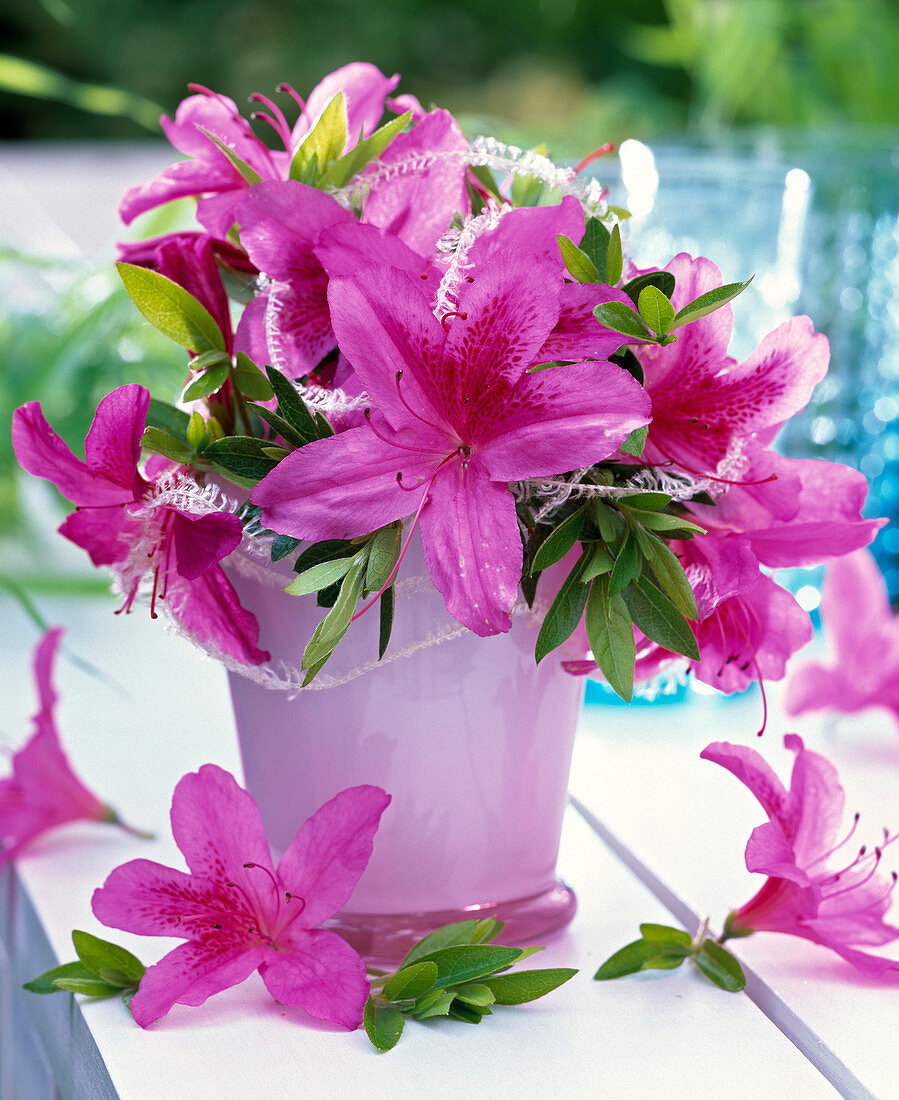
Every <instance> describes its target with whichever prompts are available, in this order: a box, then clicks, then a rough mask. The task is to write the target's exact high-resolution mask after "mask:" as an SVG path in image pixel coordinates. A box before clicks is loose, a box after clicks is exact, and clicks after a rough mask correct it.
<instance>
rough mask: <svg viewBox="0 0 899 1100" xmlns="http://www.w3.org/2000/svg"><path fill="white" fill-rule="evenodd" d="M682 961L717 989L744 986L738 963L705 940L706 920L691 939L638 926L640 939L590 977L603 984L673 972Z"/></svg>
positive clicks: (732, 989)
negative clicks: (648, 972) (649, 973)
mask: <svg viewBox="0 0 899 1100" xmlns="http://www.w3.org/2000/svg"><path fill="white" fill-rule="evenodd" d="M742 934H744V935H745V933H742ZM722 938H728V937H726V936H725V937H722ZM686 959H690V960H691V961H692V962H693V963H694V964H695V966H696V968H697V969H698V970H699V972H700V973H701V974H702V975H703V976H704V977H706V978H708V980H709V981H710V982H712V984H713V985H717V986H718V987H719V989H724V990H727V992H728V993H739V991H740V990H741V989H745V987H746V975H745V974H744V973H743V968H742V967H741V966H740V964H739V962H737V960H736V959H735V958H734V956H733V955H732V954H731V953H730V952H729V951H728V950H726V948H724V947H722V946H721V943H720V942H718V941H716V940H713V939H709V936H708V921H703V923H702V925H701V927H700V929H699V931H698V932H697V933H696V935H695V936H691V935H690V933H689V932H685V931H684V930H683V929H681V928H671V927H669V926H668V925H666V924H641V925H640V939H638V940H634V942H633V943H629V944H627V945H626V946H625V947H622V948H621V950H620V951H616V952H615V954H614V955H611V956H610V957H609V958H608V959H606V961H605V962H604V963H603V964H602V966H601V967H600V968H599V970H597V971H596V973H595V974H594V975H593V978H594V980H595V981H599V982H605V981H611V980H613V979H614V978H623V977H625V976H626V975H627V974H636V973H638V972H639V971H641V970H676V969H677V968H678V967H679V966H681V965H682V964H683V962H684V961H685V960H686Z"/></svg>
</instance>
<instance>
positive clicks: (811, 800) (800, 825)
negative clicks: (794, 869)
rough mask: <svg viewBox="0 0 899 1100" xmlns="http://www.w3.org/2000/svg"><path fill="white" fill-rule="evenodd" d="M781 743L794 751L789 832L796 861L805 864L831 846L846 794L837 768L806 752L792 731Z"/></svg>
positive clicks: (838, 827) (825, 759)
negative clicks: (792, 805) (792, 804)
mask: <svg viewBox="0 0 899 1100" xmlns="http://www.w3.org/2000/svg"><path fill="white" fill-rule="evenodd" d="M784 745H785V746H786V747H787V748H788V749H789V750H790V751H791V752H794V753H796V759H795V761H794V763H793V775H792V778H791V780H790V797H791V799H792V800H793V803H794V809H793V814H792V820H791V823H790V834H789V835H790V840H791V841H792V844H793V851H794V852H795V853H796V862H797V863H798V864H799V865H800V866H802V867H807V866H809V865H810V864H812V863H813V862H814V861H815V860H817V859H818V857H819V856H823V855H825V854H826V853H827V852H828V851H830V849H831V848H832V847H833V846H834V843H835V842H836V840H837V838H838V834H839V832H840V828H841V825H842V821H843V809H844V806H845V802H846V797H845V794H844V791H843V788H842V787H841V786H840V777H839V775H838V774H837V770H836V768H835V767H834V766H833V764H831V762H830V761H829V760H828V759H827V758H826V757H824V756H821V754H820V753H817V752H810V751H809V750H808V749H806V748H805V746H804V745H803V743H802V738H801V737H799V736H797V735H796V734H794V733H790V734H787V735H786V737H785V738H784Z"/></svg>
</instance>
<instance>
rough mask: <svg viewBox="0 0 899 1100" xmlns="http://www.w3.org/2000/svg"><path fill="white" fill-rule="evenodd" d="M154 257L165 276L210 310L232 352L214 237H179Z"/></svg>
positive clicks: (226, 306) (224, 296) (228, 321)
mask: <svg viewBox="0 0 899 1100" xmlns="http://www.w3.org/2000/svg"><path fill="white" fill-rule="evenodd" d="M235 251H236V250H235ZM155 259H156V266H157V269H158V270H159V272H160V273H161V274H162V275H165V277H166V278H167V279H171V280H172V281H173V282H175V283H177V284H178V285H179V286H181V287H184V289H185V290H186V291H187V292H188V294H190V295H192V296H193V297H194V298H196V299H197V301H198V302H199V303H200V304H201V305H202V306H205V308H206V309H207V310H208V311H209V313H210V315H211V316H212V318H213V319H214V320H215V323H216V324H217V325H218V327H219V330H220V331H221V333H222V335H223V336H224V338H225V350H226V351H227V352H228V353H229V354H230V353H231V350H232V344H233V340H232V325H231V310H230V306H229V304H228V295H227V294H226V293H225V287H224V284H223V283H222V276H221V273H220V271H219V267H218V264H217V263H216V253H215V246H214V243H213V239H212V238H211V237H208V236H205V235H199V236H196V237H193V238H190V237H188V238H186V239H185V238H183V237H181V238H178V237H176V238H175V239H173V240H169V241H165V242H163V243H162V244H161V245H160V246H159V248H158V249H157V250H156V256H155ZM192 350H193V351H197V350H198V349H197V348H193V349H192ZM199 350H202V349H199Z"/></svg>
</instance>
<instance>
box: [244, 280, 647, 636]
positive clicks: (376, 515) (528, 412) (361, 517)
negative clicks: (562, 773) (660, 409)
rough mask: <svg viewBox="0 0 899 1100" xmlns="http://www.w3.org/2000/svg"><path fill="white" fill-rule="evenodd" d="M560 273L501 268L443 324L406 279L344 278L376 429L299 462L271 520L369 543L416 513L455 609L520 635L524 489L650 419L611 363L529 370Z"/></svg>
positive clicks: (337, 283)
mask: <svg viewBox="0 0 899 1100" xmlns="http://www.w3.org/2000/svg"><path fill="white" fill-rule="evenodd" d="M554 286H555V280H554V268H553V267H552V266H551V265H548V264H547V263H545V262H544V263H538V262H534V263H532V264H530V265H516V266H515V267H507V266H506V265H505V264H501V263H499V262H490V263H485V264H484V265H482V266H481V267H479V268H478V269H477V274H476V275H475V276H474V277H473V281H472V282H470V283H466V284H465V287H466V288H465V289H464V290H463V291H462V292H461V293H460V298H459V303H458V311H457V312H455V315H452V314H446V315H444V317H443V319H442V322H441V321H438V320H437V318H436V317H435V316H434V314H433V313H432V312H431V308H430V303H429V300H428V298H427V296H426V294H425V293H424V292H423V290H422V289H421V280H413V279H411V278H410V277H409V276H408V275H406V274H405V273H403V272H401V271H397V270H395V269H392V268H388V267H384V266H380V267H379V266H370V267H367V268H365V269H363V270H361V271H360V272H359V273H358V275H357V276H356V277H355V278H336V279H333V280H332V281H331V284H330V288H329V295H328V296H329V302H330V308H331V319H332V323H333V326H334V330H335V332H336V334H337V338H338V341H339V344H340V347H341V349H342V350H343V352H344V353H345V355H346V356H347V358H348V359H349V361H350V363H351V364H352V366H353V368H354V369H355V371H356V374H357V375H358V377H359V379H360V381H361V383H362V385H363V386H364V388H365V390H366V391H367V392H368V393H369V394H370V395H371V398H372V405H373V407H374V408H376V409H377V410H378V412H377V413H370V414H369V417H368V420H369V423H368V424H366V425H364V426H362V427H358V428H351V429H350V430H348V431H345V432H343V433H341V434H340V435H336V436H332V437H331V438H329V439H324V440H319V441H316V442H314V443H311V444H309V445H308V446H306V447H303V448H302V449H301V450H299V451H295V452H294V453H293V454H291V455H289V456H288V457H287V458H285V459H284V460H283V461H282V462H281V463H279V465H278V466H277V467H276V468H275V469H274V470H273V471H272V472H271V473H270V474H269V475H268V476H267V477H266V478H265V479H264V480H263V481H261V482H260V483H259V485H258V486H257V487H256V488H255V489H254V490H253V493H252V495H251V499H252V500H253V502H254V503H256V504H259V505H260V506H261V507H262V515H263V522H264V523H265V524H266V525H267V526H269V527H271V528H272V529H274V530H276V531H281V532H284V533H286V534H291V535H294V536H295V537H297V538H305V539H314V540H319V539H325V538H354V537H356V536H357V535H361V534H364V533H365V532H367V531H371V530H373V529H375V528H376V527H379V526H381V525H382V524H385V523H389V522H391V521H393V520H396V519H399V518H401V517H404V516H407V515H409V514H410V512H412V511H415V510H416V509H417V512H416V518H418V517H419V516H420V522H421V538H422V544H423V547H424V555H425V563H426V565H427V569H428V572H429V573H430V576H431V579H432V581H433V582H434V584H435V586H436V587H437V588H438V589H439V591H440V592H441V593H442V594H443V597H444V599H445V601H446V606H447V609H448V610H449V612H450V614H452V615H453V616H454V617H455V618H456V619H457V620H458V621H459V622H461V623H462V624H463V625H465V626H467V627H469V629H471V630H473V631H474V632H475V633H477V634H479V635H482V636H485V635H489V634H496V633H500V632H502V631H506V630H508V629H509V628H510V625H511V619H510V616H509V612H510V610H511V607H512V605H513V603H514V602H515V598H516V594H517V591H518V582H519V579H520V576H521V564H522V545H521V536H520V534H519V529H518V521H517V518H516V512H515V501H514V499H513V497H512V494H511V493H510V492H509V482H512V481H518V480H521V479H525V478H530V477H543V476H551V475H553V474H555V473H558V471H559V470H560V469H561V470H567V469H576V468H578V467H582V466H588V465H590V464H592V463H594V462H598V461H600V460H601V459H603V458H605V457H607V456H608V455H609V454H611V453H613V452H614V451H615V450H616V448H617V447H618V446H620V444H621V443H622V442H623V441H624V439H625V438H626V436H627V435H628V434H629V432H631V431H632V430H633V429H634V428H637V427H639V426H640V425H641V424H643V423H645V422H646V418H647V415H648V404H649V402H648V399H647V397H646V394H645V393H644V391H643V390H642V388H641V387H640V386H639V385H638V384H637V382H636V381H635V380H634V379H633V378H632V377H631V376H630V375H629V374H627V373H626V372H625V371H623V370H620V369H619V368H618V367H615V366H613V365H612V364H610V363H584V362H580V363H574V364H571V365H570V366H563V367H556V368H553V369H550V370H544V371H539V372H533V373H531V372H529V371H528V367H529V366H530V365H531V364H532V363H533V362H535V358H534V357H535V356H536V355H537V353H538V352H539V351H540V348H541V347H542V346H543V345H544V343H545V341H546V339H547V337H548V335H549V333H550V332H551V331H552V330H553V328H554V326H555V324H556V322H557V320H558V316H559V304H558V300H554V299H555V296H554V293H553V290H554Z"/></svg>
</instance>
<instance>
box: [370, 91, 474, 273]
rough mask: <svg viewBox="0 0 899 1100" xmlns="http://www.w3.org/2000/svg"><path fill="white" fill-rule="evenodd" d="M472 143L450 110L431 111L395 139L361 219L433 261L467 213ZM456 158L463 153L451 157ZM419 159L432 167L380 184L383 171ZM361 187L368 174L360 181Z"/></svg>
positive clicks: (380, 163) (376, 169)
mask: <svg viewBox="0 0 899 1100" xmlns="http://www.w3.org/2000/svg"><path fill="white" fill-rule="evenodd" d="M468 147H469V146H468V142H467V141H466V140H465V137H464V135H463V133H462V131H461V130H460V129H459V127H458V125H457V124H456V120H455V119H454V118H453V116H452V115H451V114H450V113H449V111H431V112H430V113H429V114H427V115H425V117H424V118H423V119H422V120H421V121H420V122H418V123H416V125H415V127H414V128H413V129H412V131H411V132H410V133H408V134H400V135H399V136H398V137H395V138H394V139H393V141H392V142H391V143H390V145H389V146H388V147H387V149H386V150H385V152H384V153H383V155H382V156H381V157H379V158H378V164H377V165H376V166H375V167H373V168H372V170H371V172H372V176H373V179H372V183H371V191H370V193H369V195H368V198H367V199H366V201H365V206H364V207H363V211H362V217H363V220H364V221H366V222H369V223H370V224H372V225H377V226H379V227H380V228H381V229H386V230H388V231H389V232H390V233H393V234H394V235H395V236H397V237H399V239H400V240H401V241H403V242H404V243H405V244H407V245H408V246H409V247H410V248H412V249H414V250H415V251H416V252H420V253H421V254H422V255H426V256H431V255H433V254H434V252H435V249H436V245H437V242H438V240H439V239H440V238H441V237H442V236H443V234H444V233H445V232H446V230H447V229H448V228H449V224H450V222H451V221H452V219H453V216H454V215H455V214H457V213H461V214H467V213H468V197H467V195H466V191H465V171H466V167H465V161H464V159H463V158H464V154H465V153H466V152H467V151H468ZM454 153H457V154H459V155H458V156H453V154H454ZM419 157H423V158H425V160H426V161H427V162H429V163H427V164H426V166H425V167H420V168H418V170H416V171H414V172H409V171H398V172H396V174H395V175H394V176H393V177H392V178H390V177H388V178H385V179H380V180H379V179H378V172H379V171H380V170H381V169H382V168H389V166H390V165H392V164H402V163H403V162H404V161H406V162H409V163H412V164H414V163H415V161H416V159H417V158H419ZM361 179H362V181H363V183H364V182H365V180H366V174H365V173H363V174H362V177H361Z"/></svg>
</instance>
